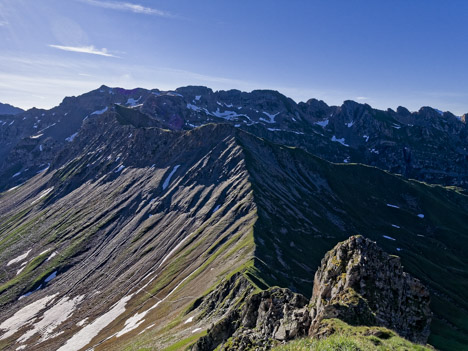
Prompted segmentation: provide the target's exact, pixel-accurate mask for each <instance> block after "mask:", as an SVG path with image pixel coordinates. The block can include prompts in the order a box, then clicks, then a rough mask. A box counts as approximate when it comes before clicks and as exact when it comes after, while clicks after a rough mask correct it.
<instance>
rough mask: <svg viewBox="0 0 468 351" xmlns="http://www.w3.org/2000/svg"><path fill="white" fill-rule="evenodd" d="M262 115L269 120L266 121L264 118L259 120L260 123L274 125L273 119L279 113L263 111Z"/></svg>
mask: <svg viewBox="0 0 468 351" xmlns="http://www.w3.org/2000/svg"><path fill="white" fill-rule="evenodd" d="M263 114H264V115H266V116H267V117H268V118H269V119H270V120H266V119H264V118H260V120H261V121H264V122H267V123H276V121H275V117H276V116H278V115H279V112H276V113H274V114H271V113H268V112H265V111H263Z"/></svg>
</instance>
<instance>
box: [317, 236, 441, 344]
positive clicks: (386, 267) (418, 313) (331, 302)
mask: <svg viewBox="0 0 468 351" xmlns="http://www.w3.org/2000/svg"><path fill="white" fill-rule="evenodd" d="M311 302H312V306H313V307H312V310H311V316H312V319H313V322H312V325H311V328H310V333H311V334H312V335H313V334H314V333H315V332H316V329H317V328H318V326H319V325H320V322H321V320H323V319H327V318H339V319H341V320H343V321H345V322H346V323H349V324H351V325H368V326H371V325H376V326H383V327H387V328H389V329H392V330H395V331H396V332H398V333H399V334H400V335H401V336H403V337H404V338H406V339H409V340H411V341H414V342H418V343H426V342H427V338H428V337H429V332H430V330H429V327H430V323H431V317H432V314H431V311H430V308H429V292H428V291H427V290H426V288H425V287H424V285H422V284H421V282H420V281H419V280H417V279H415V278H413V277H411V276H410V275H409V274H408V273H406V272H403V267H402V266H401V263H400V258H399V257H397V256H392V255H388V254H387V253H385V252H383V251H382V249H380V248H379V247H378V246H377V244H376V243H375V242H373V241H371V240H368V239H365V238H364V237H362V236H352V237H351V238H349V239H348V240H346V241H344V242H342V243H339V244H338V245H336V246H335V248H334V249H333V250H331V251H329V252H328V253H327V254H326V255H325V258H324V259H323V260H322V264H321V267H320V268H319V269H318V271H317V272H316V274H315V279H314V289H313V295H312V300H311Z"/></svg>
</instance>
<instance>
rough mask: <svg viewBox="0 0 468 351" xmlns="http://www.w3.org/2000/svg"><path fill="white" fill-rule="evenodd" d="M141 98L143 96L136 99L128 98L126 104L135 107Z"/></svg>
mask: <svg viewBox="0 0 468 351" xmlns="http://www.w3.org/2000/svg"><path fill="white" fill-rule="evenodd" d="M140 99H141V96H140V97H139V98H138V99H136V100H135V99H134V98H128V100H127V102H126V103H125V105H129V106H131V107H135V105H136V104H137V103H138V101H140Z"/></svg>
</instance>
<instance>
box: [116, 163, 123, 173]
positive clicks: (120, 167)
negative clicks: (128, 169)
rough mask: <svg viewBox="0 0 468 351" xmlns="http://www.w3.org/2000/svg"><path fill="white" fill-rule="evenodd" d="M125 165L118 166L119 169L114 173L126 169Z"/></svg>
mask: <svg viewBox="0 0 468 351" xmlns="http://www.w3.org/2000/svg"><path fill="white" fill-rule="evenodd" d="M124 168H125V166H124V165H120V166H119V167H117V169H116V170H115V171H114V173H119V172H120V171H122V169H124Z"/></svg>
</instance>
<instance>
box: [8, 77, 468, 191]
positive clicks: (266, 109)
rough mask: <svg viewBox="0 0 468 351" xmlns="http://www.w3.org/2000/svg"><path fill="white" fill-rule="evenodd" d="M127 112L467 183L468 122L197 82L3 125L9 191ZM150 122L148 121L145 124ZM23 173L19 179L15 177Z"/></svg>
mask: <svg viewBox="0 0 468 351" xmlns="http://www.w3.org/2000/svg"><path fill="white" fill-rule="evenodd" d="M115 106H121V107H122V108H126V109H129V110H132V111H138V112H140V113H141V118H140V119H141V121H140V122H139V123H140V124H141V123H143V121H145V122H144V123H150V125H152V126H160V127H161V128H167V129H171V130H190V129H193V128H197V127H199V126H201V125H204V124H207V123H228V124H231V125H233V126H235V127H238V128H242V129H244V130H247V131H249V132H251V133H253V134H255V135H258V136H260V137H265V138H267V139H269V140H272V141H274V142H277V143H280V144H286V145H291V146H297V147H301V148H303V149H305V150H307V151H309V152H311V153H312V154H315V155H317V156H319V157H321V158H324V159H326V160H329V161H332V162H341V163H363V164H368V165H371V166H376V167H379V168H382V169H385V170H388V171H391V172H393V173H398V174H403V175H404V176H406V177H408V178H414V179H418V180H422V181H426V182H429V183H435V184H442V185H453V186H458V187H463V188H467V187H468V163H467V160H468V151H467V148H466V147H467V145H468V127H467V126H466V123H465V116H462V117H461V118H459V117H457V116H455V115H453V114H452V113H450V112H444V113H442V114H441V112H440V111H438V110H435V109H433V108H430V107H423V108H421V109H420V110H419V111H418V112H413V113H410V112H409V111H408V110H407V109H405V108H403V107H399V108H398V109H397V110H396V111H393V110H391V109H389V110H387V111H381V110H376V109H373V108H371V107H370V106H369V105H367V104H359V103H356V102H354V101H345V102H344V103H343V105H342V106H328V105H327V104H326V103H324V102H323V101H319V100H315V99H311V100H309V101H307V102H305V103H303V102H301V103H299V104H296V103H295V102H294V101H293V100H291V99H289V98H287V97H286V96H284V95H282V94H280V93H279V92H276V91H270V90H254V91H252V92H251V93H245V92H241V91H238V90H229V91H218V92H214V91H212V90H211V89H209V88H206V87H198V86H188V87H182V88H178V89H176V90H175V91H160V90H158V89H153V90H146V89H141V88H137V89H132V90H126V89H122V88H109V87H107V86H101V87H100V88H99V89H96V90H93V91H91V92H89V93H86V94H83V95H81V96H78V97H67V98H65V99H64V100H63V102H62V103H61V104H60V105H59V106H57V107H54V108H52V109H51V110H41V109H31V110H28V111H26V112H23V113H21V114H20V115H18V118H6V117H4V118H3V120H2V122H1V123H0V178H2V179H3V180H2V181H0V190H2V189H7V188H8V187H11V186H14V185H16V184H19V183H20V182H22V181H24V180H26V179H28V177H30V176H32V175H34V174H35V172H37V171H39V170H41V169H43V168H44V167H45V166H47V165H48V164H50V163H51V162H52V160H53V158H54V157H55V156H54V155H56V154H57V152H58V151H59V150H61V149H62V148H64V147H65V146H66V144H67V143H68V142H69V141H70V138H71V137H73V136H74V135H76V134H77V133H78V132H79V130H80V127H81V125H82V123H83V121H85V120H86V119H87V118H94V117H96V116H99V115H100V114H102V113H105V112H106V111H111V110H114V109H115ZM144 123H143V124H141V125H144ZM13 176H14V177H13Z"/></svg>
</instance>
